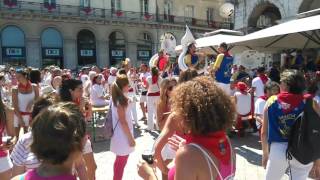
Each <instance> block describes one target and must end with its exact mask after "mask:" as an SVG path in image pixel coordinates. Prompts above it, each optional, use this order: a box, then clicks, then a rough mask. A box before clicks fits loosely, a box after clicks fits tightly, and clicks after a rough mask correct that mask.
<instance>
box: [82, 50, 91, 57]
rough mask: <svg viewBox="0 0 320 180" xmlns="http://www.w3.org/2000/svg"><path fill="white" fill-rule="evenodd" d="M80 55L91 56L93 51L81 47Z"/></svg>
mask: <svg viewBox="0 0 320 180" xmlns="http://www.w3.org/2000/svg"><path fill="white" fill-rule="evenodd" d="M80 56H82V57H93V56H94V51H93V50H92V49H82V50H80Z"/></svg>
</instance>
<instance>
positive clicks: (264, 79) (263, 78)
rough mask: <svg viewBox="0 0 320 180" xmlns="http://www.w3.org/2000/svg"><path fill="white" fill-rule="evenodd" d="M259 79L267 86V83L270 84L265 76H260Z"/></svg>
mask: <svg viewBox="0 0 320 180" xmlns="http://www.w3.org/2000/svg"><path fill="white" fill-rule="evenodd" d="M259 77H260V79H261V81H262V83H263V84H264V85H265V84H266V83H267V82H268V80H269V79H268V77H267V76H266V75H265V74H260V75H259Z"/></svg>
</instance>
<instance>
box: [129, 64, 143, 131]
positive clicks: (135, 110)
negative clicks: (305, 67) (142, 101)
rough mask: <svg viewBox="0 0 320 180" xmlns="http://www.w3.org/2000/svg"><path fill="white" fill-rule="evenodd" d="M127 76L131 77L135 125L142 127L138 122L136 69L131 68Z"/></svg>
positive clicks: (131, 96) (132, 108) (130, 90)
mask: <svg viewBox="0 0 320 180" xmlns="http://www.w3.org/2000/svg"><path fill="white" fill-rule="evenodd" d="M127 77H128V79H129V93H128V96H129V97H130V99H131V102H132V103H131V105H130V107H131V114H132V118H133V120H134V122H135V126H136V127H138V128H139V127H140V126H139V124H138V115H137V97H136V94H137V88H136V84H135V81H136V72H135V71H134V69H132V68H131V69H130V70H129V72H128V73H127Z"/></svg>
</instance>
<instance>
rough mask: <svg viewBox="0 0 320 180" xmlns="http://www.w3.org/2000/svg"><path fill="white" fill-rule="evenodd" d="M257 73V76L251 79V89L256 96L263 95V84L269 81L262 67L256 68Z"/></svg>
mask: <svg viewBox="0 0 320 180" xmlns="http://www.w3.org/2000/svg"><path fill="white" fill-rule="evenodd" d="M257 73H258V76H257V77H256V78H254V79H253V80H252V91H254V92H255V97H256V98H258V97H260V96H263V95H264V86H265V84H266V83H267V82H268V81H269V78H268V77H267V76H266V74H265V68H264V67H260V68H258V70H257Z"/></svg>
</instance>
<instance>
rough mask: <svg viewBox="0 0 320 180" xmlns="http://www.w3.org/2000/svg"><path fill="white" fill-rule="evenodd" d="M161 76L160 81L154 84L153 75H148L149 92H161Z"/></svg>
mask: <svg viewBox="0 0 320 180" xmlns="http://www.w3.org/2000/svg"><path fill="white" fill-rule="evenodd" d="M161 81H162V79H161V77H160V76H159V77H158V82H157V83H155V84H152V76H148V77H147V82H148V85H149V87H148V93H156V92H160V84H161Z"/></svg>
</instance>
